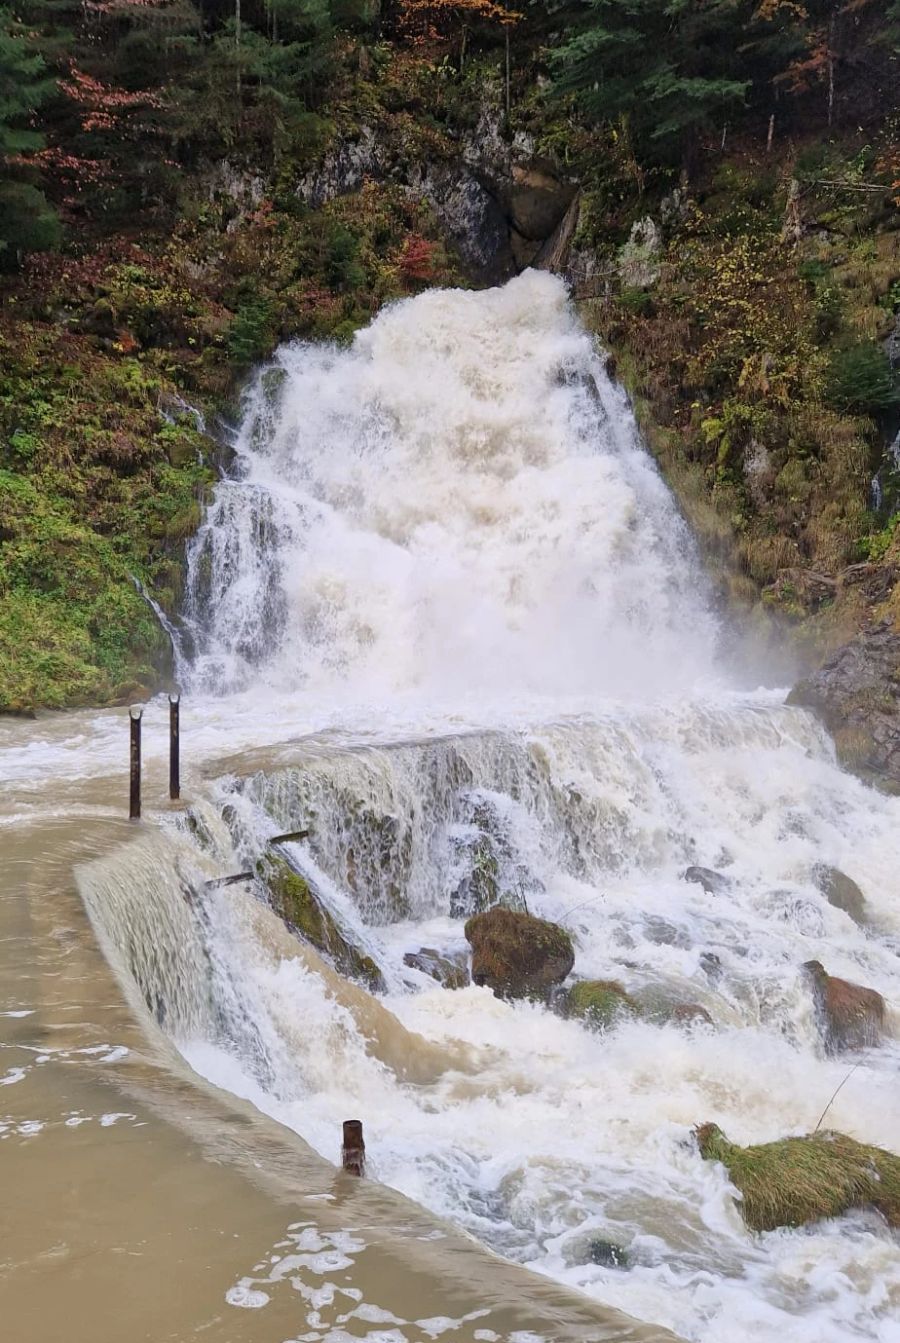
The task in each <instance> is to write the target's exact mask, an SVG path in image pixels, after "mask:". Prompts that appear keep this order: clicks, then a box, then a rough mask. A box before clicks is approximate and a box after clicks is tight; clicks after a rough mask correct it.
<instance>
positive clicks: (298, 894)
mask: <svg viewBox="0 0 900 1343" xmlns="http://www.w3.org/2000/svg"><path fill="white" fill-rule="evenodd" d="M257 870H258V873H259V875H260V876H261V877H262V879H263V881H264V882H265V885H266V889H267V890H268V893H269V900H270V903H271V905H272V908H273V909H274V910H275V912H276V914H278V915H279V916H280V917H281V918H282V919H284V921H285V923H287V924H289V925H290V926H291V928H293V929H294V930H295V931H296V932H297V933H298V934H299V936H300V937H301V938H302V939H303V940H304V941H305V942H308V943H309V944H310V946H313V947H315V948H316V950H317V951H321V952H322V953H323V954H324V955H326V956H327V957H328V958H329V960H331V961H333V962H334V965H335V968H336V969H337V970H339V971H340V973H341V974H342V975H346V976H347V978H348V979H358V980H360V981H361V982H362V983H363V984H365V985H366V987H367V988H368V989H369V990H370V991H371V992H372V993H380V992H383V991H384V988H385V983H384V976H383V975H382V973H381V971H380V969H379V968H378V966H377V964H376V963H375V961H373V959H372V957H371V956H368V955H366V953H365V952H364V951H362V950H361V949H360V948H359V947H356V946H354V945H353V943H352V941H351V940H350V938H349V937H348V936H347V934H346V933H344V932H343V931H342V929H341V928H340V927H339V926H338V923H337V920H336V919H335V918H334V917H333V915H332V914H330V913H329V911H328V910H327V909H326V908H325V906H324V905H323V904H322V902H321V900H319V898H318V896H317V895H316V894H315V892H314V891H313V889H312V887H311V886H310V884H309V882H308V881H307V880H306V878H305V877H303V876H301V875H300V873H299V872H295V871H294V869H293V868H292V867H291V865H290V864H289V863H288V862H287V861H286V860H285V859H284V858H270V859H266V860H265V861H264V862H263V863H261V864H260V865H259V867H258V869H257Z"/></svg>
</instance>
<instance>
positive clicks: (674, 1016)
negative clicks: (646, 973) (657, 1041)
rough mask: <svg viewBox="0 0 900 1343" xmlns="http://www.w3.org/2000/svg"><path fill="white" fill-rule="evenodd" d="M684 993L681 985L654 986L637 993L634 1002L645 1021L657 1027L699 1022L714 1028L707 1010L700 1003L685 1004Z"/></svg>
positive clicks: (665, 984)
mask: <svg viewBox="0 0 900 1343" xmlns="http://www.w3.org/2000/svg"><path fill="white" fill-rule="evenodd" d="M682 992H683V989H682V987H681V986H680V985H676V984H667V983H660V984H654V985H652V986H650V987H647V988H643V989H641V990H640V992H638V993H635V994H634V995H633V997H632V1002H633V1004H634V1006H635V1008H636V1009H637V1011H638V1012H639V1013H640V1015H641V1016H642V1017H643V1018H644V1020H646V1021H649V1022H652V1023H653V1024H654V1025H657V1026H666V1025H668V1024H669V1023H670V1022H671V1023H674V1024H675V1025H678V1026H690V1025H695V1024H697V1023H698V1022H703V1023H705V1024H706V1025H709V1026H712V1025H713V1019H712V1017H711V1016H710V1015H709V1013H708V1012H707V1010H706V1008H705V1007H703V1006H702V1004H700V1003H696V1002H685V1001H684V999H683V997H682Z"/></svg>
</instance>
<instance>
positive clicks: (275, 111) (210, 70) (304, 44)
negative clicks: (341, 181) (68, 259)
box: [0, 0, 900, 267]
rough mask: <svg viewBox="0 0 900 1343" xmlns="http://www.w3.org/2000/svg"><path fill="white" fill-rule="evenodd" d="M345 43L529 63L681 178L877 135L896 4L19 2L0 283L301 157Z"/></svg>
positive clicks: (1, 69) (6, 62)
mask: <svg viewBox="0 0 900 1343" xmlns="http://www.w3.org/2000/svg"><path fill="white" fill-rule="evenodd" d="M350 33H352V34H355V35H357V36H358V37H359V38H360V39H361V40H362V41H364V42H369V43H371V44H373V45H374V44H377V43H379V42H383V41H385V40H387V41H392V42H396V43H401V44H407V45H409V46H411V47H414V48H419V49H421V50H423V51H428V52H432V53H434V54H435V58H439V56H440V54H441V53H442V52H443V53H444V54H446V56H447V58H448V59H450V60H451V61H452V62H455V63H456V64H458V65H460V66H461V65H462V63H463V61H464V59H465V55H466V48H467V44H468V46H469V50H471V49H472V48H473V46H475V47H477V46H478V45H479V44H481V45H482V46H483V45H484V44H487V45H489V46H490V45H491V44H497V45H499V44H501V43H506V44H510V43H511V44H512V49H513V59H515V56H516V52H517V49H518V48H519V47H520V46H528V48H529V51H530V52H531V53H532V55H534V54H536V56H537V59H538V61H539V63H540V64H542V65H543V66H544V68H545V70H546V72H547V73H549V76H550V78H551V79H552V81H553V87H554V90H555V91H556V93H557V94H559V95H560V96H571V97H572V98H574V100H575V103H576V105H577V106H578V107H580V109H581V111H582V113H583V115H584V116H585V117H587V118H590V119H593V120H595V121H598V122H604V123H610V124H611V125H613V126H615V127H617V128H618V130H619V132H620V133H621V134H622V135H623V136H625V137H626V138H627V139H628V141H629V143H630V144H631V145H632V147H633V149H634V152H635V154H636V155H637V158H638V160H639V161H640V162H642V163H644V164H647V165H649V166H651V167H652V166H662V167H669V168H672V169H674V168H676V167H677V168H680V167H686V168H688V170H690V167H691V162H692V155H693V154H694V152H695V151H696V147H697V144H698V142H699V141H700V140H701V139H702V137H704V136H721V137H726V136H727V135H729V134H732V135H734V134H740V133H741V132H742V131H744V130H752V131H753V132H754V133H755V134H757V135H762V136H765V135H766V134H767V129H768V128H770V127H771V128H774V127H775V126H776V125H777V127H778V130H779V133H781V132H783V131H784V130H785V129H790V128H791V127H794V126H796V125H799V124H800V123H801V122H802V124H803V125H804V126H805V127H807V128H808V127H809V126H810V125H811V124H812V125H820V126H821V127H823V128H832V127H836V126H840V125H847V124H848V123H854V124H859V125H863V126H865V125H873V124H874V123H875V122H877V121H879V120H883V118H884V117H885V115H886V113H887V112H889V111H891V110H893V109H894V108H895V106H896V101H897V100H896V82H897V76H898V60H897V52H898V45H900V3H898V2H897V0H893V3H885V2H884V0H806V3H802V4H801V3H798V2H797V0H574V2H573V0H564V2H563V3H561V4H555V3H552V2H551V3H546V2H545V0H532V3H529V4H523V5H519V6H518V7H516V8H514V7H513V6H512V5H505V4H500V3H495V0H385V3H384V4H383V5H382V6H381V7H380V8H379V7H377V5H373V4H372V3H370V2H369V0H202V2H201V3H199V4H195V3H193V2H192V0H84V2H83V3H80V4H76V3H73V0H20V3H18V4H16V5H15V6H12V7H6V8H2V9H0V155H2V162H3V177H4V181H3V186H2V195H0V236H2V245H3V247H4V261H5V265H6V266H7V267H9V266H10V265H12V264H15V261H16V258H17V257H19V256H21V254H22V252H23V251H26V250H29V249H37V248H43V247H47V246H52V245H54V244H55V243H56V242H57V241H58V239H59V218H60V216H61V217H62V218H63V220H64V221H65V222H67V223H68V224H69V225H70V226H76V227H77V226H78V225H79V223H83V221H84V219H85V217H86V216H88V215H98V214H99V215H101V216H103V217H104V218H106V219H107V220H108V219H109V218H110V217H111V216H115V215H117V214H123V213H127V212H128V211H130V210H132V209H134V208H135V207H140V208H144V209H147V208H153V207H158V206H160V205H165V204H166V203H171V202H172V200H173V199H174V197H175V195H176V194H177V184H178V176H179V173H180V172H181V171H182V170H183V169H184V168H185V167H189V166H190V165H191V164H192V163H194V162H196V161H197V159H198V158H205V159H207V160H209V159H214V158H215V157H216V156H221V155H224V154H228V153H234V152H241V151H244V152H246V153H250V154H252V155H253V156H255V157H256V158H257V159H259V156H264V157H265V159H266V160H267V161H268V162H270V163H276V164H277V162H278V161H279V159H281V158H283V157H284V156H285V155H290V154H292V153H295V152H297V151H298V150H302V148H303V146H304V144H306V143H308V142H311V141H314V140H315V137H316V134H317V125H318V118H319V115H320V113H321V110H322V107H323V104H324V103H325V102H326V100H327V96H328V91H329V87H330V79H331V75H332V73H333V69H334V61H335V54H336V51H337V50H338V46H339V44H340V43H341V42H342V41H344V40H346V37H347V35H348V34H350ZM898 176H900V172H898Z"/></svg>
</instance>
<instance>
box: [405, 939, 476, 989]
mask: <svg viewBox="0 0 900 1343" xmlns="http://www.w3.org/2000/svg"><path fill="white" fill-rule="evenodd" d="M466 960H467V957H465V956H461V955H460V956H442V955H441V953H440V952H439V951H436V950H435V949H434V947H420V948H419V950H418V951H408V952H407V953H406V955H405V956H404V957H403V964H404V965H408V966H409V967H410V969H412V970H421V971H422V973H423V974H426V975H430V976H431V978H432V979H436V980H437V982H438V983H439V984H440V985H441V986H442V987H443V988H445V989H464V988H465V987H466V985H467V984H468V983H469V969H468V966H467V965H466Z"/></svg>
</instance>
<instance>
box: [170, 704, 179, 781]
mask: <svg viewBox="0 0 900 1343" xmlns="http://www.w3.org/2000/svg"><path fill="white" fill-rule="evenodd" d="M180 705H181V696H180V695H170V696H169V797H170V798H171V799H172V801H173V802H174V801H175V800H176V799H177V798H179V797H181V742H180V738H179V721H178V720H179V708H180Z"/></svg>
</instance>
